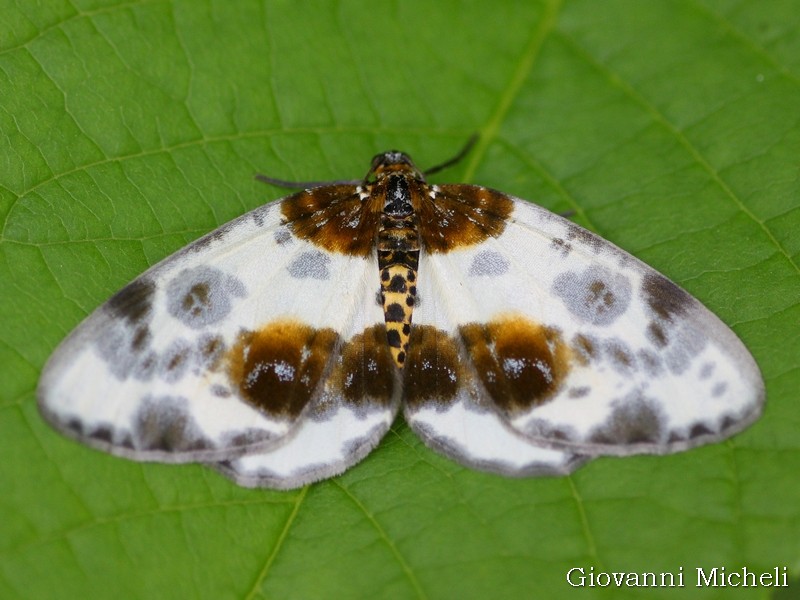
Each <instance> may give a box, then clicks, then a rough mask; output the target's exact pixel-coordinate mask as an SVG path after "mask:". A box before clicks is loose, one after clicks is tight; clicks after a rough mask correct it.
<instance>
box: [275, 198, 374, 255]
mask: <svg viewBox="0 0 800 600" xmlns="http://www.w3.org/2000/svg"><path fill="white" fill-rule="evenodd" d="M364 188H365V189H364V193H369V189H368V188H369V186H368V185H365V186H364ZM381 209H382V206H381V203H380V202H379V201H378V199H376V198H375V197H374V196H371V197H370V198H368V199H366V200H362V199H361V198H360V197H359V193H358V187H357V186H354V185H349V184H339V185H325V186H321V187H318V188H312V189H310V190H306V191H304V192H300V193H299V194H295V195H294V196H290V197H289V198H287V199H286V200H284V201H283V202H282V203H281V212H282V213H283V216H284V219H285V223H286V225H288V226H289V228H291V230H292V233H293V234H294V235H296V236H297V237H299V238H300V239H303V240H307V241H309V242H311V243H312V244H314V245H316V246H318V247H320V248H324V249H325V250H328V251H330V252H336V253H337V254H348V255H351V256H368V255H369V253H370V252H371V251H372V250H373V248H374V246H375V237H376V235H377V232H378V226H379V225H380V216H381Z"/></svg>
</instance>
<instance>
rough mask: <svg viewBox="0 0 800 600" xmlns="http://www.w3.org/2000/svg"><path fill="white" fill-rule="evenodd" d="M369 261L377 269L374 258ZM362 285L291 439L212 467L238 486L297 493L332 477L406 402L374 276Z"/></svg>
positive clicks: (368, 446)
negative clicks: (340, 341) (356, 308)
mask: <svg viewBox="0 0 800 600" xmlns="http://www.w3.org/2000/svg"><path fill="white" fill-rule="evenodd" d="M367 263H368V264H369V266H370V267H372V268H374V269H375V272H377V263H375V261H374V260H373V259H371V260H369V261H367ZM373 263H374V264H373ZM358 283H359V282H358V281H355V282H354V284H355V287H354V288H353V289H351V290H350V293H352V294H353V295H354V296H355V297H357V298H360V299H361V300H362V301H363V303H362V304H360V305H359V311H358V312H357V313H356V314H355V315H354V319H353V321H352V322H351V323H349V324H348V326H347V328H346V329H345V330H344V331H343V335H342V338H343V340H345V341H344V343H343V344H342V345H341V346H340V347H338V348H337V350H336V353H335V355H334V356H333V357H332V358H331V367H330V369H329V370H328V372H327V373H326V376H325V379H324V380H323V382H322V385H321V386H320V389H319V390H318V393H317V394H316V395H315V396H314V398H312V400H311V403H310V405H309V407H308V410H307V411H306V412H305V414H304V415H303V421H302V423H301V424H300V426H299V427H298V428H297V429H296V431H294V432H293V433H292V436H291V437H290V438H289V439H288V441H287V442H286V443H284V444H283V445H281V446H280V447H278V448H275V449H267V450H265V451H263V452H258V451H257V452H252V453H248V454H246V455H244V456H242V457H240V458H237V459H234V460H230V461H224V462H221V463H218V464H216V465H212V466H214V468H216V469H217V470H219V471H220V472H222V473H223V474H225V475H226V476H228V477H230V478H231V479H233V480H234V481H235V482H236V483H238V484H239V485H243V486H247V487H271V488H277V489H292V488H296V487H300V486H302V485H306V484H307V483H311V482H313V481H318V480H320V479H324V478H327V477H332V476H334V475H337V474H339V473H341V472H343V471H344V470H345V469H347V468H348V467H350V466H352V465H353V464H355V463H357V462H359V461H360V460H361V459H363V458H364V457H365V456H366V455H367V454H368V453H369V452H370V451H371V450H372V449H373V448H374V447H375V446H376V445H377V444H378V442H379V441H380V440H381V438H382V437H383V435H384V434H385V433H386V431H388V429H389V427H390V426H391V424H392V421H393V420H394V417H395V415H396V413H397V409H398V406H399V403H400V391H401V390H400V382H399V380H398V378H397V374H398V372H397V369H396V368H395V366H394V364H393V362H392V358H391V354H390V352H389V347H388V345H387V343H386V328H385V325H384V323H383V313H382V312H381V310H380V307H379V306H378V304H377V302H376V298H375V295H374V293H370V292H373V290H372V289H371V287H370V286H369V279H365V280H362V281H361V282H360V284H361V285H360V286H359V285H358Z"/></svg>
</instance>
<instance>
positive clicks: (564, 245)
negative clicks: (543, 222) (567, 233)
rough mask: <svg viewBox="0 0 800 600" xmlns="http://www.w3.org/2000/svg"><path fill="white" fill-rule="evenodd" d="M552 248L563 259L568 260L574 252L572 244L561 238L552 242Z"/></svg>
mask: <svg viewBox="0 0 800 600" xmlns="http://www.w3.org/2000/svg"><path fill="white" fill-rule="evenodd" d="M550 248H551V249H552V250H553V251H555V252H556V253H558V254H559V255H561V258H566V257H567V256H569V254H570V252H572V244H570V243H569V242H566V241H564V240H562V239H561V238H553V239H552V240H551V242H550Z"/></svg>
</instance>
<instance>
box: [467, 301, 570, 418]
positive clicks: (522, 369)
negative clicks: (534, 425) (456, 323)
mask: <svg viewBox="0 0 800 600" xmlns="http://www.w3.org/2000/svg"><path fill="white" fill-rule="evenodd" d="M459 333H460V334H461V338H462V339H463V341H464V344H465V346H466V350H467V354H468V355H469V356H470V357H471V359H472V362H473V364H474V365H475V370H476V373H477V376H478V378H479V379H480V381H481V383H482V384H483V386H484V388H485V389H486V391H487V392H488V393H489V395H490V396H491V398H492V400H493V401H494V403H495V405H496V406H497V407H498V408H500V409H501V410H502V411H503V412H505V413H506V414H509V413H515V412H519V411H525V410H529V409H531V408H533V407H535V406H538V405H541V404H544V403H545V402H547V401H548V400H549V399H550V398H552V397H553V396H554V395H555V394H556V392H558V391H559V390H560V388H561V385H562V383H563V381H564V378H565V377H566V375H567V373H568V372H569V370H570V362H571V359H572V354H573V353H572V350H571V349H570V348H569V346H567V345H566V344H565V343H564V341H563V340H562V339H561V334H560V333H559V332H558V331H557V330H556V329H553V328H551V327H545V326H543V325H541V324H539V323H535V322H533V321H529V320H528V319H525V318H524V317H521V316H513V317H507V318H501V319H496V320H494V321H490V322H488V323H484V324H482V323H470V324H467V325H463V326H461V327H459Z"/></svg>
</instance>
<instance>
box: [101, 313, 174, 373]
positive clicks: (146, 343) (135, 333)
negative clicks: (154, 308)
mask: <svg viewBox="0 0 800 600" xmlns="http://www.w3.org/2000/svg"><path fill="white" fill-rule="evenodd" d="M152 337H153V336H152V333H151V331H150V328H149V327H148V326H147V325H139V326H138V327H130V326H129V325H128V324H127V322H126V321H125V320H120V321H113V320H112V321H110V322H109V323H108V326H107V327H106V330H105V331H104V332H103V335H101V336H98V337H97V338H96V340H95V346H94V347H95V352H96V354H97V356H98V357H99V358H100V359H101V360H103V361H104V362H105V363H106V365H107V366H108V369H109V370H110V371H111V373H112V374H113V375H114V377H116V378H117V379H119V380H120V381H124V380H125V379H127V378H128V377H135V378H136V379H139V380H142V381H147V380H149V379H150V378H152V376H153V374H154V373H155V372H156V370H157V368H158V357H157V355H156V353H155V352H153V351H152V350H151V349H150V344H151V342H152Z"/></svg>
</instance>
